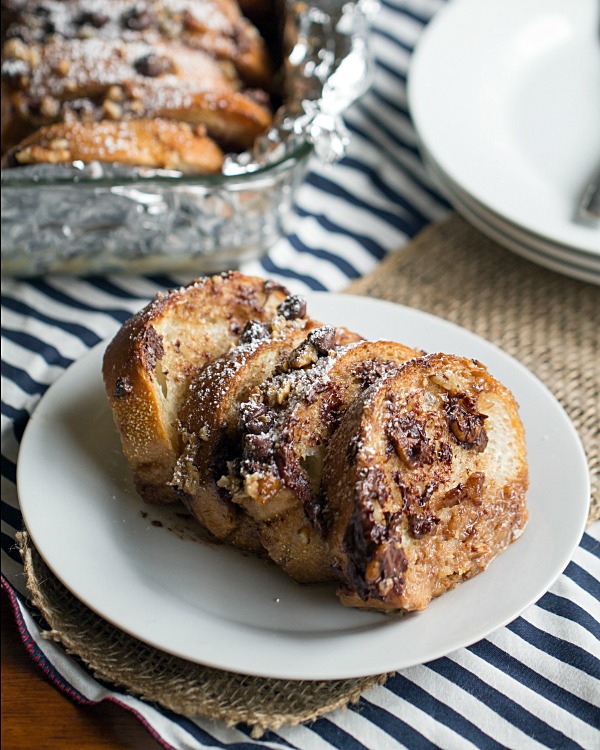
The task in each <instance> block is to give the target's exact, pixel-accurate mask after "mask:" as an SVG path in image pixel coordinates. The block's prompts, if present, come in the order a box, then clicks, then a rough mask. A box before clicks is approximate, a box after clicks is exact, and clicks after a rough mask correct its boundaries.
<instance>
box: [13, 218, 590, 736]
mask: <svg viewBox="0 0 600 750" xmlns="http://www.w3.org/2000/svg"><path fill="white" fill-rule="evenodd" d="M347 291H348V292H352V293H354V294H365V295H370V296H373V297H380V298H383V299H388V300H392V301H394V302H399V303H402V304H404V305H408V306H411V307H415V308H418V309H421V310H425V311H427V312H430V313H433V314H435V315H437V316H439V317H442V318H446V319H448V320H450V321H452V322H454V323H457V324H458V325H461V326H463V327H465V328H468V329H470V330H472V331H474V332H475V333H478V334H480V335H481V336H483V337H484V338H486V339H488V340H489V341H492V342H494V343H495V344H497V345H498V346H500V347H501V348H502V349H504V350H505V351H507V352H508V353H510V354H511V355H513V356H514V357H515V358H516V359H518V360H520V361H521V362H522V363H523V364H524V365H526V366H527V367H528V368H529V369H530V370H531V371H532V372H534V373H535V374H536V375H537V376H538V377H539V378H540V380H542V381H543V382H544V383H545V384H546V385H547V386H548V388H549V389H550V390H551V391H552V392H553V393H554V395H555V396H556V397H557V399H558V400H559V401H560V402H561V403H562V405H563V406H564V408H565V410H566V411H567V413H568V414H569V416H570V418H571V420H572V421H573V423H574V424H575V426H576V428H577V430H578V431H579V434H580V436H581V439H582V442H583V444H584V447H585V449H586V451H587V457H588V460H589V466H590V474H591V478H592V505H591V513H590V520H593V519H595V518H598V517H600V454H599V452H600V440H599V437H600V436H599V430H600V387H599V378H600V351H599V349H600V288H598V287H595V286H592V285H589V284H585V283H583V282H578V281H574V280H571V279H568V278H566V277H564V276H560V275H558V274H555V273H553V272H552V271H547V270H545V269H543V268H540V267H538V266H535V265H533V264H531V263H529V262H527V261H525V260H522V259H521V258H518V257H517V256H515V255H513V254H511V253H509V252H507V251H505V250H503V249H502V248H500V247H499V246H497V245H496V244H494V243H493V242H491V241H490V240H488V239H486V238H485V237H484V236H483V235H481V234H480V233H479V232H477V231H476V230H475V229H473V228H472V227H470V226H469V225H468V224H467V223H465V222H464V221H463V220H462V219H460V218H459V217H457V216H455V215H451V216H450V217H449V218H447V219H445V220H443V221H442V222H440V223H437V224H434V225H432V226H430V227H429V228H428V229H426V230H425V231H424V232H423V233H422V234H421V235H419V236H418V237H417V238H416V239H415V240H413V242H411V243H410V244H409V245H408V246H407V247H406V248H404V249H402V250H401V251H399V252H397V253H394V254H392V255H390V256H389V257H388V258H387V259H386V260H385V261H384V262H383V263H382V264H381V265H380V266H379V267H378V268H377V269H376V270H375V271H374V273H372V274H370V275H369V276H368V277H366V278H364V279H361V280H360V281H357V282H355V283H354V284H352V285H351V287H350V288H349V289H348V290H347ZM18 541H19V545H20V549H21V554H22V556H23V560H24V564H25V573H26V579H27V584H28V587H29V591H30V596H31V601H32V603H33V604H34V605H35V606H36V607H37V608H38V610H39V611H40V613H41V615H42V616H43V618H44V620H45V621H46V624H47V627H46V629H45V630H44V631H43V636H44V637H45V638H47V639H51V640H55V641H57V642H60V643H61V644H62V645H63V646H64V647H65V648H66V650H67V651H68V652H69V653H71V654H73V655H75V656H76V657H77V658H79V659H80V660H81V661H82V662H83V663H84V664H85V665H87V666H88V668H89V669H91V670H92V672H93V673H94V674H95V675H96V676H97V677H98V678H99V679H101V680H105V681H108V682H111V683H113V684H116V685H117V686H119V687H121V688H123V689H125V690H126V691H127V692H129V693H131V694H133V695H136V696H138V697H141V698H143V699H145V700H148V701H151V702H154V703H157V704H159V705H161V706H164V707H165V708H167V709H170V710H172V711H174V712H176V713H178V714H181V715H184V716H189V717H203V718H208V719H217V720H221V721H223V722H224V723H225V724H227V725H229V726H232V725H235V724H238V723H243V724H246V725H248V726H250V727H251V728H252V733H253V735H254V736H260V735H261V734H262V733H263V732H264V731H266V730H268V729H277V728H279V727H281V726H282V725H284V724H298V723H301V722H306V721H310V720H314V719H316V718H317V717H319V716H321V715H323V714H325V713H327V712H329V711H332V710H333V709H336V708H339V707H343V706H346V705H348V704H349V703H352V702H355V701H357V700H358V698H359V697H360V695H361V694H362V693H363V692H364V691H365V690H367V688H369V687H370V686H372V685H376V684H383V682H385V679H386V677H387V675H385V674H380V675H374V676H372V677H366V678H359V679H351V680H331V681H293V680H273V679H264V678H258V677H249V676H246V675H241V674H234V673H230V672H223V671H220V670H217V669H212V668H208V667H203V666H201V665H198V664H193V663H191V662H188V661H185V660H183V659H180V658H178V657H175V656H171V655H169V654H165V653H163V652H161V651H158V650H157V649H154V648H152V647H151V646H147V645H145V644H143V643H141V642H140V641H138V640H136V639H135V638H132V637H131V636H129V635H127V634H126V633H123V632H122V631H120V630H118V629H117V628H115V627H113V626H112V625H110V624H109V623H108V622H106V621H105V620H103V619H102V618H100V617H98V616H97V615H96V614H95V613H94V612H92V611H91V610H90V609H88V608H87V607H86V606H85V605H84V604H82V603H81V602H80V601H78V600H77V599H76V598H75V597H74V596H73V595H72V594H71V593H70V592H69V591H68V590H67V589H66V588H65V587H64V586H63V585H62V584H61V583H60V582H59V581H58V579H57V578H56V577H55V576H54V575H53V574H52V573H51V571H50V570H49V569H48V568H47V566H46V565H45V563H44V562H43V560H42V559H41V557H40V555H39V554H38V552H37V551H36V549H35V547H34V546H33V544H32V543H31V541H30V539H29V537H28V535H27V534H26V533H22V534H20V535H19V538H18Z"/></svg>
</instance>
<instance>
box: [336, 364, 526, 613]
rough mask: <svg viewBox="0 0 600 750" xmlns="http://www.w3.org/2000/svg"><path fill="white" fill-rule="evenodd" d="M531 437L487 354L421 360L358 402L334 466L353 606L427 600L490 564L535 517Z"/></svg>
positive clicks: (347, 599) (343, 562)
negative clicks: (486, 362)
mask: <svg viewBox="0 0 600 750" xmlns="http://www.w3.org/2000/svg"><path fill="white" fill-rule="evenodd" d="M525 455H526V454H525V437H524V430H523V425H522V423H521V420H520V418H519V414H518V407H517V404H516V402H515V400H514V398H513V397H512V395H511V394H510V392H509V391H508V390H507V389H506V388H505V387H503V386H502V385H501V384H500V383H498V382H497V381H496V380H495V379H494V378H493V377H492V376H491V375H490V374H489V373H488V372H487V370H486V369H485V368H484V367H483V365H481V364H480V363H478V362H474V361H472V360H467V359H464V358H460V357H455V356H452V355H444V354H435V355H429V356H424V357H420V358H417V359H414V360H412V361H410V362H408V363H407V364H405V365H404V366H403V367H402V368H400V370H399V371H398V372H397V373H396V374H391V375H389V376H388V377H386V378H384V379H383V380H382V381H381V382H380V383H379V384H376V385H374V386H372V387H371V388H370V389H369V390H367V391H366V392H365V393H364V394H363V396H362V397H361V398H359V399H358V400H357V401H355V402H354V404H353V405H352V406H351V408H350V409H349V411H348V412H347V414H346V415H345V417H344V420H343V421H342V424H341V426H340V429H339V430H338V431H337V433H336V434H335V435H334V437H333V438H332V440H331V442H330V444H329V448H328V453H327V459H328V460H327V463H326V470H325V487H326V497H327V507H326V528H327V534H326V539H327V542H328V544H329V545H330V546H331V549H332V551H333V554H334V557H335V560H336V564H337V566H338V568H339V570H340V573H341V575H342V580H343V585H342V586H341V588H340V598H341V600H342V602H343V603H344V604H347V605H349V606H359V607H367V608H375V609H382V610H389V609H406V610H419V609H424V608H425V607H426V606H427V604H428V603H429V601H430V600H431V599H432V598H433V597H436V596H439V595H440V594H441V593H443V592H444V591H446V590H448V589H449V588H452V587H454V586H456V585H457V584H458V583H460V582H461V581H462V580H465V579H467V578H470V577H472V576H474V575H476V574H477V573H479V572H480V571H482V570H484V569H485V567H486V566H487V565H488V564H489V562H490V561H491V560H492V559H493V557H494V556H495V555H497V554H498V553H499V552H501V551H502V550H503V549H504V548H505V547H506V546H508V544H510V543H511V542H512V541H513V540H514V539H515V538H517V537H518V536H519V535H520V533H521V532H522V530H523V528H524V526H525V523H526V520H527V510H526V507H525V491H526V489H527V464H526V458H525Z"/></svg>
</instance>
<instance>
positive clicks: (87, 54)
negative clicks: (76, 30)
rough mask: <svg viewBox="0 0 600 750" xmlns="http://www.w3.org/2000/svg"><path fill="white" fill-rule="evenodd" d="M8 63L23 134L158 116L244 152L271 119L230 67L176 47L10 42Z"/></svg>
mask: <svg viewBox="0 0 600 750" xmlns="http://www.w3.org/2000/svg"><path fill="white" fill-rule="evenodd" d="M3 58H4V59H3V70H4V71H10V70H12V71H14V72H15V71H16V72H15V74H14V75H11V76H10V78H9V79H8V78H6V76H5V80H6V81H7V82H9V85H8V89H9V90H7V92H6V94H7V96H8V98H9V104H8V105H7V107H8V108H9V109H10V111H11V112H12V113H13V114H12V117H11V121H12V122H13V124H14V128H15V130H16V131H18V132H23V129H24V128H25V126H26V125H27V126H28V127H29V129H30V131H32V130H33V129H35V128H37V127H41V126H44V125H49V124H52V123H55V122H60V121H65V120H72V119H77V120H83V121H86V122H95V121H98V120H106V119H109V120H128V119H151V118H155V117H159V118H164V119H170V120H178V121H180V122H187V123H189V124H191V125H204V126H205V127H206V129H207V132H208V134H209V135H210V136H211V137H213V138H215V139H216V140H217V141H218V142H219V143H220V144H221V145H223V146H224V147H227V148H233V149H245V148H248V147H249V146H250V145H252V143H253V142H254V140H255V138H256V137H257V135H259V133H261V132H262V131H264V130H265V129H266V128H268V127H269V125H270V124H271V120H272V115H271V111H270V109H269V106H268V96H267V95H266V94H265V93H264V92H263V93H258V94H257V93H256V92H255V91H254V90H252V91H250V92H249V94H246V93H244V91H242V90H241V89H242V84H241V81H240V80H239V78H238V76H237V73H236V71H235V68H234V67H233V66H232V65H231V64H230V63H228V62H227V61H220V60H216V59H215V58H214V57H213V56H212V55H210V54H209V53H207V52H205V51H203V50H201V49H194V48H192V47H189V46H187V45H185V44H182V43H180V42H176V41H171V40H163V39H153V40H151V41H148V40H145V39H138V38H136V39H133V40H123V39H110V38H109V39H102V40H97V39H94V38H90V39H87V38H85V39H63V38H61V37H50V38H49V39H48V41H46V42H44V43H38V42H31V43H30V44H25V43H24V42H22V41H21V40H19V39H10V40H9V41H8V42H6V44H5V45H4V48H3ZM20 70H23V71H24V72H23V73H22V74H19V71H20ZM9 105H10V106H9Z"/></svg>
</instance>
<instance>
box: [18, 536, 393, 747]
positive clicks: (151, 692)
mask: <svg viewBox="0 0 600 750" xmlns="http://www.w3.org/2000/svg"><path fill="white" fill-rule="evenodd" d="M17 542H18V544H19V550H20V552H21V556H22V558H23V564H24V567H25V578H26V581H27V588H28V589H29V593H30V597H31V603H32V604H33V605H34V606H35V607H37V609H38V610H39V612H40V613H41V615H42V616H43V618H44V620H45V621H46V623H47V628H46V629H44V630H42V636H43V637H44V638H46V639H47V640H53V641H56V642H58V643H61V644H62V645H63V646H64V647H65V649H66V650H67V652H68V653H70V654H72V655H74V656H76V657H78V658H79V659H81V660H82V661H83V663H84V664H85V665H87V667H88V668H89V669H91V670H92V672H93V674H94V676H95V677H97V678H98V679H100V680H104V681H108V682H111V683H113V684H115V685H117V686H119V687H121V688H124V689H125V690H126V691H127V692H128V693H130V694H132V695H135V696H137V697H139V698H143V699H144V700H147V701H150V702H152V703H158V704H159V705H161V706H163V707H165V708H167V709H170V710H171V711H174V712H175V713H178V714H180V715H182V716H188V717H191V718H205V719H218V720H220V721H222V722H224V723H225V725H227V726H234V725H236V724H240V723H243V724H247V725H248V726H250V727H251V728H252V736H254V737H260V736H261V735H262V734H263V733H264V732H265V731H267V730H269V729H273V730H277V729H278V728H279V727H281V726H283V725H284V724H289V725H293V724H300V723H302V722H307V721H311V720H314V719H317V718H318V717H319V716H322V715H323V714H325V713H328V712H330V711H333V710H334V709H336V708H342V707H345V706H347V705H348V704H349V703H355V702H356V701H358V699H359V698H360V696H361V694H362V693H363V692H364V691H365V690H367V688H369V687H371V686H372V685H381V684H383V682H385V679H386V677H387V675H385V674H381V675H373V676H369V677H359V678H355V679H348V680H318V681H311V680H274V679H266V678H263V677H250V676H248V675H242V674H236V673H234V672H223V671H221V670H219V669H212V668H210V667H204V666H202V665H200V664H193V663H192V662H189V661H186V660H185V659H180V658H178V657H176V656H171V655H170V654H166V653H164V652H163V651H159V650H158V649H155V648H153V647H152V646H147V645H146V644H144V643H142V642H141V641H138V640H137V639H136V638H133V637H131V636H129V635H127V633H124V632H123V631H121V630H119V629H118V628H115V627H114V626H113V625H111V624H110V623H109V622H106V620H103V619H102V618H101V617H99V616H98V615H96V614H95V613H94V612H92V610H91V609H88V607H86V606H85V604H82V603H81V602H80V601H79V600H78V599H76V598H75V597H74V596H73V595H72V594H71V593H70V592H69V591H68V590H67V589H66V588H65V587H64V586H63V585H62V583H60V581H59V580H58V579H57V578H56V576H54V575H53V573H52V572H51V571H50V569H49V568H48V567H47V565H46V564H45V563H44V561H43V560H42V558H41V557H40V555H39V553H38V552H37V550H36V549H35V547H34V545H33V544H32V542H31V540H30V539H29V536H28V534H27V533H26V532H22V533H20V534H17Z"/></svg>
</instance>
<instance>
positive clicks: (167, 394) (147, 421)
mask: <svg viewBox="0 0 600 750" xmlns="http://www.w3.org/2000/svg"><path fill="white" fill-rule="evenodd" d="M286 296H287V292H286V290H285V289H283V287H280V286H278V285H274V284H272V283H271V282H266V281H264V280H263V279H259V278H255V277H248V276H244V275H242V274H239V273H236V272H230V273H228V274H222V275H220V276H213V277H207V278H203V279H199V280H197V281H195V282H193V283H191V284H190V285H188V286H186V287H182V288H181V289H176V290H172V291H170V292H168V293H166V294H162V295H158V296H157V297H156V298H155V300H154V301H153V302H151V303H150V304H149V305H148V306H146V307H145V308H144V309H143V310H142V311H140V312H139V313H137V314H136V315H134V316H133V317H132V318H130V320H128V321H127V322H126V323H125V324H124V325H123V327H122V328H121V330H120V331H119V332H118V333H117V335H116V336H115V338H114V339H113V341H112V342H111V343H110V344H109V346H108V348H107V350H106V353H105V356H104V362H103V376H104V383H105V387H106V392H107V395H108V399H109V402H110V405H111V408H112V411H113V415H114V418H115V422H116V424H117V427H118V429H119V432H120V434H121V441H122V445H123V450H124V453H125V456H126V457H127V460H128V462H129V465H130V467H131V469H132V472H133V477H134V480H135V483H136V487H137V489H138V492H139V493H140V494H141V495H142V497H143V498H144V499H145V500H147V501H148V502H174V501H176V500H178V495H177V492H176V490H175V489H174V488H173V487H172V486H171V484H170V482H171V480H172V478H173V471H174V467H175V462H176V460H177V458H178V457H179V453H180V448H181V445H180V437H179V434H178V431H177V415H178V411H179V408H180V405H181V403H182V402H183V398H184V395H185V393H186V392H187V389H188V388H189V384H190V383H191V382H192V380H193V379H194V377H195V376H196V374H197V373H198V371H199V370H201V369H202V368H203V367H205V366H206V365H207V364H209V363H210V362H212V361H213V360H214V359H216V358H217V357H219V356H220V355H222V354H223V353H224V352H226V351H227V350H228V349H229V347H230V346H231V345H234V344H236V343H237V342H238V340H239V337H240V334H241V332H242V330H243V328H244V326H245V324H246V323H247V322H248V321H249V320H259V321H261V320H270V319H271V318H273V317H274V315H275V312H276V309H277V307H278V306H279V304H281V302H282V301H283V300H284V299H285V297H286Z"/></svg>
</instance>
